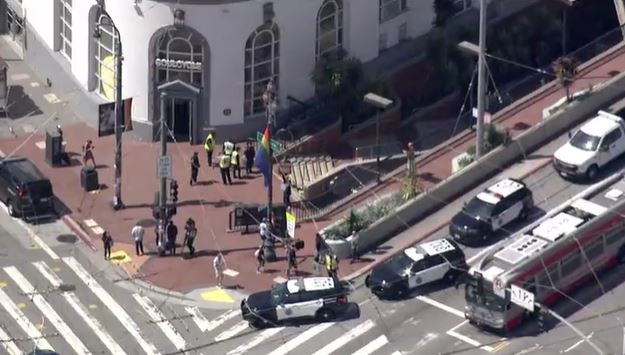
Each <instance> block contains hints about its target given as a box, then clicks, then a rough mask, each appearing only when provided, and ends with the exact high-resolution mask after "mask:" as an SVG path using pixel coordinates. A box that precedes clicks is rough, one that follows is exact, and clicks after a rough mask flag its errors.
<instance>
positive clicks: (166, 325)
mask: <svg viewBox="0 0 625 355" xmlns="http://www.w3.org/2000/svg"><path fill="white" fill-rule="evenodd" d="M132 296H133V297H134V298H135V300H137V303H139V305H141V307H142V308H143V310H144V311H145V313H147V314H148V315H149V316H150V318H152V321H153V322H154V323H156V324H157V325H158V327H159V328H161V330H162V331H163V333H164V334H165V336H167V338H169V340H170V341H171V342H172V343H173V344H174V346H175V347H176V349H178V350H184V349H185V348H186V347H187V342H186V341H185V340H184V338H183V337H182V335H180V333H178V331H177V330H176V328H175V327H174V326H173V325H172V324H171V322H170V321H169V320H168V319H167V317H165V316H164V315H163V313H162V312H161V311H160V310H159V309H158V308H156V306H155V305H154V303H152V301H151V300H150V299H149V298H147V297H145V296H141V295H140V294H138V293H135V294H133V295H132Z"/></svg>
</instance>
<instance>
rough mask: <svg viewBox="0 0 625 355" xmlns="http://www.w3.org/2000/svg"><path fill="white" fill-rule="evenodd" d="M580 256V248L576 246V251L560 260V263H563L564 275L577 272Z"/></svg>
mask: <svg viewBox="0 0 625 355" xmlns="http://www.w3.org/2000/svg"><path fill="white" fill-rule="evenodd" d="M579 256H580V255H579V249H577V248H575V250H574V251H572V252H570V253H569V254H568V255H566V256H565V257H564V258H562V261H560V264H561V265H562V266H561V268H562V275H570V274H572V273H574V272H575V270H576V269H577V268H578V267H579V262H580V257H579Z"/></svg>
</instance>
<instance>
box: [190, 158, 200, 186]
mask: <svg viewBox="0 0 625 355" xmlns="http://www.w3.org/2000/svg"><path fill="white" fill-rule="evenodd" d="M199 170H200V157H199V156H198V154H197V152H193V156H192V157H191V181H189V185H193V184H197V173H198V171H199Z"/></svg>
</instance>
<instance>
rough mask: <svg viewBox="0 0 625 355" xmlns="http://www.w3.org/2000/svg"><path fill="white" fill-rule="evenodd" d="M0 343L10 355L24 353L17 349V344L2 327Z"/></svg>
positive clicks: (0, 329) (0, 328)
mask: <svg viewBox="0 0 625 355" xmlns="http://www.w3.org/2000/svg"><path fill="white" fill-rule="evenodd" d="M0 343H2V347H3V348H4V349H5V350H6V351H7V352H8V353H9V354H10V355H22V354H23V353H22V351H21V350H20V348H18V347H17V344H15V342H14V341H13V340H11V337H9V334H7V333H6V332H5V331H4V329H2V327H0Z"/></svg>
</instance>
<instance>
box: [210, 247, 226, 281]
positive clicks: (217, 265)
mask: <svg viewBox="0 0 625 355" xmlns="http://www.w3.org/2000/svg"><path fill="white" fill-rule="evenodd" d="M225 268H226V261H225V260H224V256H223V254H221V253H218V254H217V256H215V259H213V269H214V270H215V277H216V278H217V287H219V288H221V287H223V281H224V269H225Z"/></svg>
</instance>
